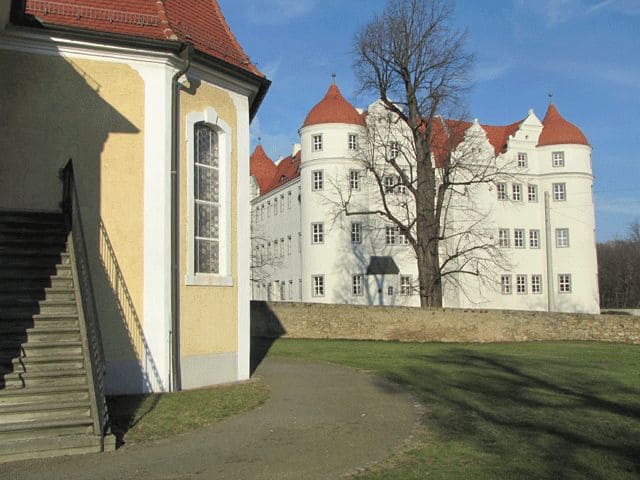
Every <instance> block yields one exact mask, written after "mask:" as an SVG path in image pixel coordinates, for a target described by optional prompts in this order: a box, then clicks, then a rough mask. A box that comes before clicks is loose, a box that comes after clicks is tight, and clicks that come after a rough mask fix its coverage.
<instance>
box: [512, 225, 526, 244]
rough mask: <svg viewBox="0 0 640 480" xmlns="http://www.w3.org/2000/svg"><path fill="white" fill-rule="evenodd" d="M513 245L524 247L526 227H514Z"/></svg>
mask: <svg viewBox="0 0 640 480" xmlns="http://www.w3.org/2000/svg"><path fill="white" fill-rule="evenodd" d="M513 246H514V248H524V247H525V243H524V228H514V229H513Z"/></svg>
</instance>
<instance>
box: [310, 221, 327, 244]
mask: <svg viewBox="0 0 640 480" xmlns="http://www.w3.org/2000/svg"><path fill="white" fill-rule="evenodd" d="M311 243H312V244H313V245H319V244H321V243H324V223H322V222H314V223H312V224H311Z"/></svg>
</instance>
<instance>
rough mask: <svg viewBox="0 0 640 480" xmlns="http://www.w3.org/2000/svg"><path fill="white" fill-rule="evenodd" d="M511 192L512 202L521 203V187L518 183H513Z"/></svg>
mask: <svg viewBox="0 0 640 480" xmlns="http://www.w3.org/2000/svg"><path fill="white" fill-rule="evenodd" d="M511 192H512V194H513V195H512V197H511V198H512V199H513V201H514V202H521V201H522V185H520V184H519V183H514V184H513V185H512V186H511Z"/></svg>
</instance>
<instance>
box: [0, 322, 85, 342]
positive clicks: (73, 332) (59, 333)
mask: <svg viewBox="0 0 640 480" xmlns="http://www.w3.org/2000/svg"><path fill="white" fill-rule="evenodd" d="M0 331H1V330H0ZM76 340H80V329H79V328H78V327H75V328H74V327H70V328H67V327H51V326H48V325H47V326H44V327H39V328H29V329H27V330H14V331H8V332H4V333H3V335H2V341H3V342H6V343H8V344H9V343H11V344H13V343H18V344H20V345H22V344H23V343H25V342H28V343H29V344H32V343H33V344H34V345H35V344H40V343H43V342H45V343H53V342H60V343H63V342H71V341H76Z"/></svg>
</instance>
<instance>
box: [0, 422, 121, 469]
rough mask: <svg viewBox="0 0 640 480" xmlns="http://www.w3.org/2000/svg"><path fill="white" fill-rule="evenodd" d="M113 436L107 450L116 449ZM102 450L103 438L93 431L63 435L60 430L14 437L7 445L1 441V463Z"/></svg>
mask: <svg viewBox="0 0 640 480" xmlns="http://www.w3.org/2000/svg"><path fill="white" fill-rule="evenodd" d="M83 430H87V429H86V428H84V429H83ZM0 438H2V436H0ZM113 438H114V437H113V436H109V437H108V438H107V440H109V439H111V441H107V443H105V450H109V451H112V450H114V449H115V442H114V440H113ZM100 451H101V440H100V437H98V436H97V435H93V434H92V433H91V432H87V433H74V434H65V435H61V434H59V430H58V434H56V433H55V432H54V433H52V434H50V435H48V436H40V437H31V438H14V439H13V440H11V443H7V442H5V445H3V444H2V443H0V463H3V462H13V461H16V460H25V459H32V458H46V457H56V456H60V455H77V454H85V453H98V452H100Z"/></svg>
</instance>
